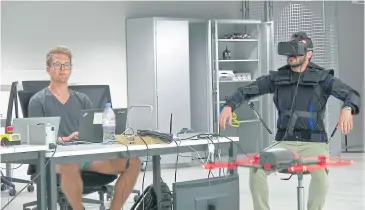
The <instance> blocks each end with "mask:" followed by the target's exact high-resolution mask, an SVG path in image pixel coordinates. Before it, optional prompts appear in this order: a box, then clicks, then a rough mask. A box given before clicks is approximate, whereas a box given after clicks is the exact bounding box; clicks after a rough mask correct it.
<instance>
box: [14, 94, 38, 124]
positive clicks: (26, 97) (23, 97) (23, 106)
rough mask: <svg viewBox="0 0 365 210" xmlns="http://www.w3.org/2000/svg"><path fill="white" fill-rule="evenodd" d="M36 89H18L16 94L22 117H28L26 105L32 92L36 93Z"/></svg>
mask: <svg viewBox="0 0 365 210" xmlns="http://www.w3.org/2000/svg"><path fill="white" fill-rule="evenodd" d="M37 92H38V91H36V90H33V91H32V90H30V91H28V90H19V91H18V96H19V103H20V107H21V109H22V113H23V117H24V118H27V117H28V105H29V101H30V99H31V98H32V96H33V95H34V94H36V93H37Z"/></svg>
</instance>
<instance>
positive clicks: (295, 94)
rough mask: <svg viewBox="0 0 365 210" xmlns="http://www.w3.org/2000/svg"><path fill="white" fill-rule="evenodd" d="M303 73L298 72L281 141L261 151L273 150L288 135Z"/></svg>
mask: <svg viewBox="0 0 365 210" xmlns="http://www.w3.org/2000/svg"><path fill="white" fill-rule="evenodd" d="M302 65H303V64H302ZM300 69H302V66H301V67H300ZM303 72H304V71H301V72H299V76H298V81H297V85H296V88H295V91H294V96H293V101H292V104H291V108H290V118H289V122H288V124H287V127H286V129H285V133H284V137H283V138H282V139H281V141H278V142H276V143H275V144H273V145H271V146H269V147H267V148H266V149H264V150H262V151H263V152H264V151H267V150H268V149H271V148H273V147H275V146H277V145H279V144H280V143H282V142H283V141H284V140H285V138H286V136H287V135H288V131H289V127H290V123H291V121H292V119H293V113H294V105H295V101H296V97H297V93H298V88H299V83H300V78H301V76H302V73H303Z"/></svg>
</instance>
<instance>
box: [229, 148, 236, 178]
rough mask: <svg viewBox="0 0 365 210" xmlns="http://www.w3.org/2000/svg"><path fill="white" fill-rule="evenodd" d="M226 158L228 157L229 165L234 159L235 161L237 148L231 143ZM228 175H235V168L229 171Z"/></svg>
mask: <svg viewBox="0 0 365 210" xmlns="http://www.w3.org/2000/svg"><path fill="white" fill-rule="evenodd" d="M228 157H229V162H230V163H232V162H234V161H236V159H237V147H235V145H234V143H233V142H231V143H230V144H229V150H228ZM228 174H229V175H234V174H237V168H236V169H229V170H228Z"/></svg>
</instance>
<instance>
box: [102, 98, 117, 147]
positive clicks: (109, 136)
mask: <svg viewBox="0 0 365 210" xmlns="http://www.w3.org/2000/svg"><path fill="white" fill-rule="evenodd" d="M110 141H115V113H114V110H113V109H112V106H111V104H110V103H107V104H106V105H105V109H104V111H103V143H108V142H110Z"/></svg>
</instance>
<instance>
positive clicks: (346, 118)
mask: <svg viewBox="0 0 365 210" xmlns="http://www.w3.org/2000/svg"><path fill="white" fill-rule="evenodd" d="M278 52H279V54H280V55H285V56H287V57H288V64H287V65H285V66H283V67H281V68H279V69H278V71H273V72H270V74H269V75H266V76H262V77H259V78H258V79H257V80H256V81H255V82H253V83H251V84H249V85H247V86H243V87H241V88H239V89H238V90H237V91H236V92H235V93H234V94H233V95H232V96H230V97H229V98H228V99H227V101H226V103H225V106H224V108H223V110H222V112H221V115H220V119H219V123H220V125H221V128H222V129H224V128H225V126H226V122H227V121H228V123H229V124H231V122H232V112H233V111H234V110H235V109H236V108H237V107H239V106H240V105H241V103H243V102H244V101H247V100H250V99H252V98H253V97H257V96H261V95H264V94H268V93H272V94H274V98H273V100H274V103H275V105H276V108H277V109H278V113H279V117H278V119H277V133H276V137H275V140H276V141H274V143H273V144H272V145H271V146H270V147H271V148H275V147H281V148H285V149H288V150H292V151H296V152H297V153H298V154H299V155H300V156H301V157H302V158H305V157H310V156H319V155H325V156H329V148H328V137H327V133H326V131H325V126H324V122H323V118H324V112H325V108H326V103H327V100H328V98H329V96H331V95H332V96H334V97H336V98H337V99H339V100H341V101H343V102H344V104H343V107H342V109H341V113H340V119H339V122H338V128H339V129H341V131H342V133H343V134H347V133H349V132H350V131H351V130H352V129H353V119H352V118H353V115H356V114H358V113H359V108H360V95H359V93H358V92H357V91H355V90H354V89H353V88H351V87H350V86H348V85H346V84H344V83H343V82H342V81H341V80H339V79H338V78H336V77H334V73H333V70H325V69H324V68H322V67H320V66H318V65H316V64H314V63H311V62H310V60H311V58H312V55H313V44H312V40H311V39H310V38H309V37H308V36H307V34H306V33H304V32H298V33H294V34H293V35H292V37H291V40H290V41H288V42H282V43H279V45H278ZM311 176H312V179H311V182H310V186H309V196H308V203H307V209H308V210H321V209H322V208H323V205H324V203H325V198H326V195H327V190H328V187H329V180H328V171H327V170H320V171H313V172H311ZM250 189H251V194H252V199H253V206H254V209H255V210H269V209H270V207H269V188H268V184H267V174H266V172H265V171H264V170H262V169H252V170H251V171H250Z"/></svg>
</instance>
